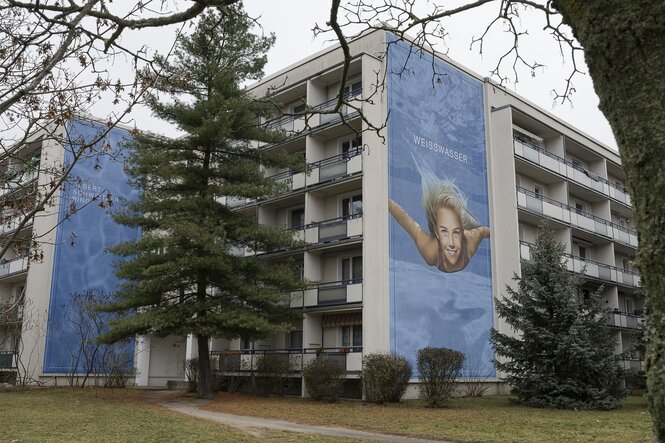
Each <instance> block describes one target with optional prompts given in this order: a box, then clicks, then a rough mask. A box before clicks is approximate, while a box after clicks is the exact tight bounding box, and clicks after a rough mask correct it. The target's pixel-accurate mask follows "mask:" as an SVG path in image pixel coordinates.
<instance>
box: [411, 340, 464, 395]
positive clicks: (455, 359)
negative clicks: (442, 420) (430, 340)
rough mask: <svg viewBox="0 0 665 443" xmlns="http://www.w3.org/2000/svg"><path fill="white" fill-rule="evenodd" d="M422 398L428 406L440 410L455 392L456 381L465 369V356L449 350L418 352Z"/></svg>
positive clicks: (421, 350) (434, 349) (428, 349)
mask: <svg viewBox="0 0 665 443" xmlns="http://www.w3.org/2000/svg"><path fill="white" fill-rule="evenodd" d="M417 359H418V374H419V376H420V397H421V398H422V399H423V400H425V402H426V403H427V406H430V407H432V408H439V407H441V406H443V404H444V403H445V402H446V401H447V400H449V399H450V398H451V397H452V396H453V394H454V392H455V380H456V379H457V378H458V377H459V376H460V373H461V372H462V368H463V367H464V354H462V353H461V352H459V351H454V350H452V349H448V348H432V347H427V348H422V349H419V350H418V356H417Z"/></svg>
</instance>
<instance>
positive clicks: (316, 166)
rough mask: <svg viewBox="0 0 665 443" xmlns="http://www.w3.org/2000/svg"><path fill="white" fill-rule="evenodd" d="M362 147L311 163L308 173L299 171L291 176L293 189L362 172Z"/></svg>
mask: <svg viewBox="0 0 665 443" xmlns="http://www.w3.org/2000/svg"><path fill="white" fill-rule="evenodd" d="M361 154H362V149H360V148H357V149H353V150H351V151H349V152H344V153H342V154H338V155H334V156H332V157H328V158H324V159H323V160H319V161H317V162H314V163H311V164H310V165H309V166H310V171H309V173H307V174H305V173H304V172H301V173H299V174H295V175H294V177H293V190H296V189H300V188H304V187H306V186H314V185H318V184H319V183H325V182H328V181H332V180H337V179H340V178H343V177H346V176H348V175H351V174H356V173H359V172H362V170H363V163H362V155H361Z"/></svg>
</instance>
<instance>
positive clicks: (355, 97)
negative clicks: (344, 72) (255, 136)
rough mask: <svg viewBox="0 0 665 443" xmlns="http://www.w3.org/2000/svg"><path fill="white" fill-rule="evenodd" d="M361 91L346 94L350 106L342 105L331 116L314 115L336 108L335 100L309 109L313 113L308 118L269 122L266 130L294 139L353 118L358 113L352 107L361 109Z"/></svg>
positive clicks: (293, 117) (300, 117) (290, 117)
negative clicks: (280, 132)
mask: <svg viewBox="0 0 665 443" xmlns="http://www.w3.org/2000/svg"><path fill="white" fill-rule="evenodd" d="M361 96H362V89H361V90H356V91H353V92H350V93H347V94H346V95H345V96H344V99H345V100H346V101H347V102H349V103H350V104H351V106H349V105H348V104H344V105H342V107H341V108H340V109H339V112H336V113H331V114H316V112H326V111H332V110H333V109H334V108H335V106H337V98H334V99H332V100H328V101H326V102H323V103H320V104H318V105H316V106H313V107H312V108H311V110H312V111H314V113H311V114H310V115H309V116H308V117H306V116H305V115H285V116H283V117H280V118H277V119H275V120H271V121H270V122H268V124H267V125H266V129H268V130H271V131H283V132H284V135H285V136H286V138H287V139H288V138H291V137H295V136H298V135H301V134H304V133H305V132H309V131H312V130H315V129H318V128H319V127H322V126H326V125H330V124H334V123H337V122H340V121H342V118H345V119H346V118H354V117H356V116H357V115H359V112H358V111H357V110H356V109H354V106H357V107H358V108H360V107H361V105H362V101H361Z"/></svg>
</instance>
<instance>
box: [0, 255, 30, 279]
mask: <svg viewBox="0 0 665 443" xmlns="http://www.w3.org/2000/svg"><path fill="white" fill-rule="evenodd" d="M27 269H28V256H27V255H21V256H19V257H14V258H12V259H9V260H6V259H2V260H0V277H4V276H6V275H10V274H15V273H17V272H22V271H26V270H27Z"/></svg>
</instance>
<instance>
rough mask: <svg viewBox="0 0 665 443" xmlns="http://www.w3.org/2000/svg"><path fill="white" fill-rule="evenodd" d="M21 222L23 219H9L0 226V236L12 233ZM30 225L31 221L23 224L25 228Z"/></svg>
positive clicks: (18, 217)
mask: <svg viewBox="0 0 665 443" xmlns="http://www.w3.org/2000/svg"><path fill="white" fill-rule="evenodd" d="M21 221H23V217H22V216H17V217H13V218H11V219H10V220H8V221H7V222H6V223H3V224H2V225H0V235H2V234H7V233H9V232H12V231H14V230H15V229H16V228H17V227H18V225H19V223H21ZM31 225H32V219H30V220H28V222H27V223H26V224H25V226H31Z"/></svg>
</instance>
